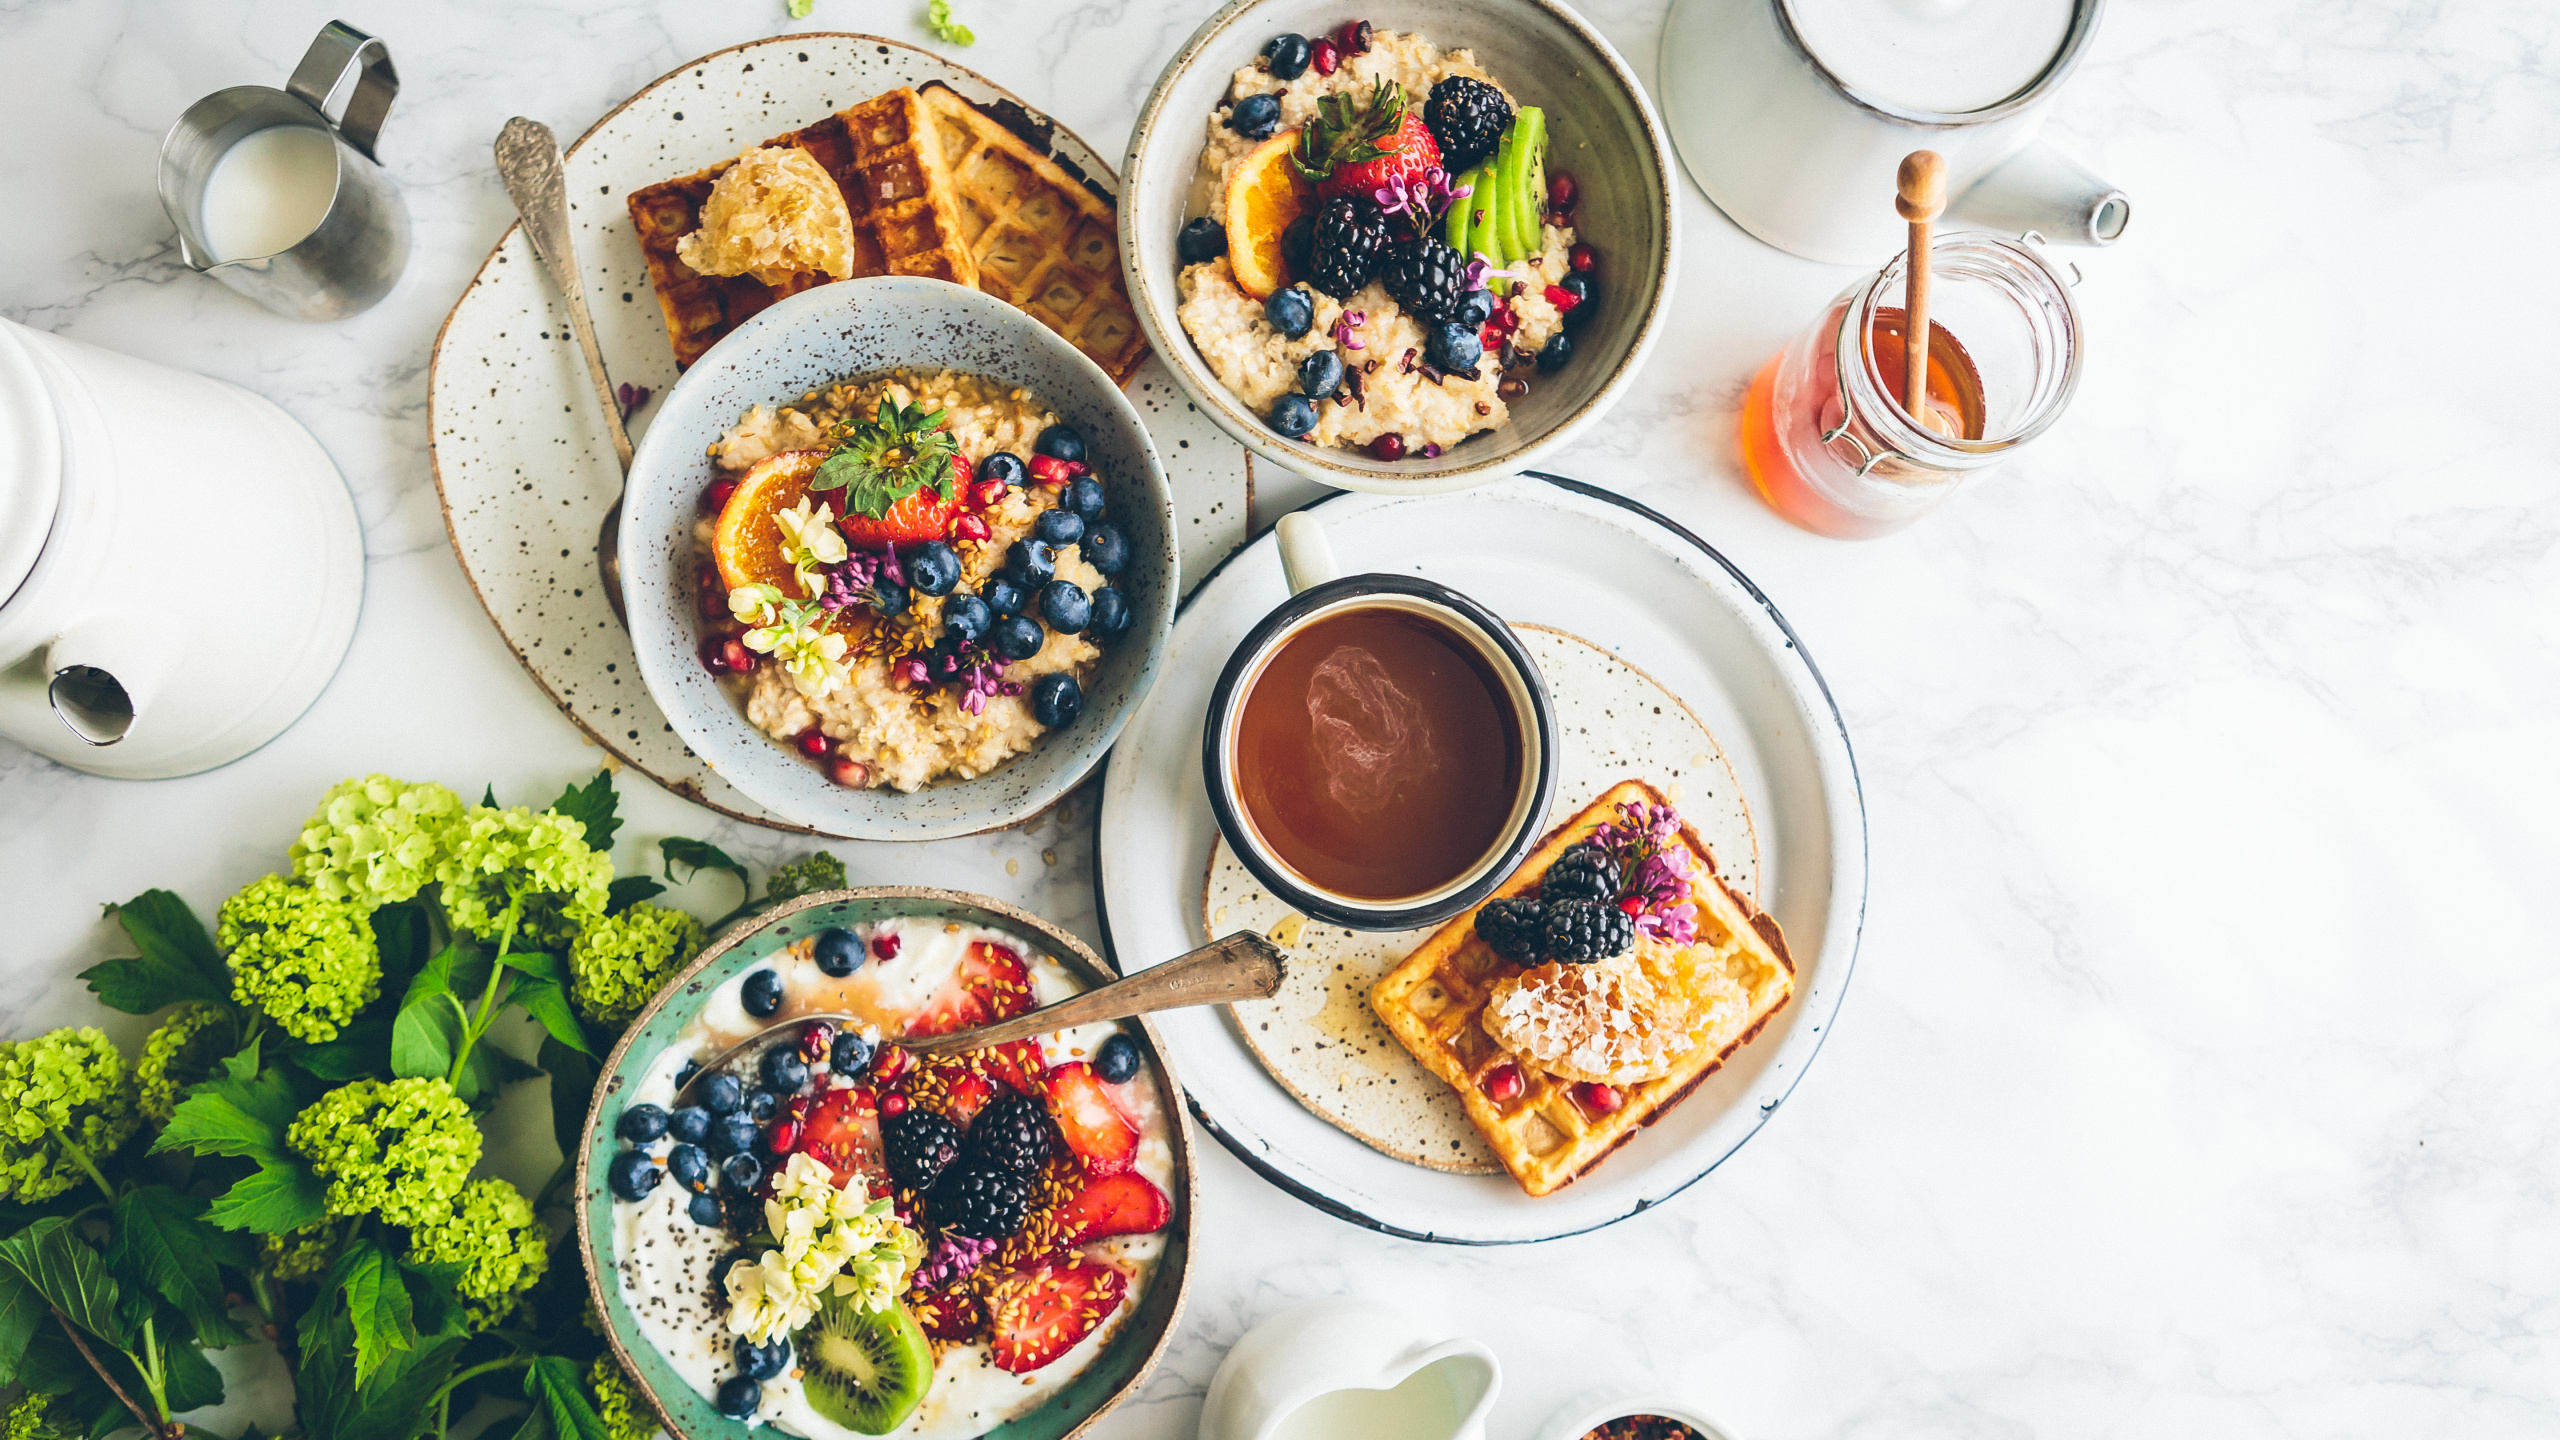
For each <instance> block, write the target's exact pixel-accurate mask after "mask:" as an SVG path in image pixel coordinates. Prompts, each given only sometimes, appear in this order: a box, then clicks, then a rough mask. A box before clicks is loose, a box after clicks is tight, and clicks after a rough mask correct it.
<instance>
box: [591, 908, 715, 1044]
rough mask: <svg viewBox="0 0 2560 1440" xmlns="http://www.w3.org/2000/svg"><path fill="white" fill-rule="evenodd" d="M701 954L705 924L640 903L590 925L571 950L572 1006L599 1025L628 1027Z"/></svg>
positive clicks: (681, 914)
mask: <svg viewBox="0 0 2560 1440" xmlns="http://www.w3.org/2000/svg"><path fill="white" fill-rule="evenodd" d="M701 950H702V922H701V921H699V920H696V919H694V918H693V917H692V916H690V915H688V914H686V913H684V912H683V911H681V910H674V909H669V908H668V907H666V906H664V905H652V904H650V903H648V902H647V901H645V900H644V901H642V902H640V903H639V904H637V905H634V906H632V907H631V908H630V909H628V910H625V911H623V912H622V913H621V914H619V915H607V916H603V917H601V918H598V919H595V920H591V921H589V922H587V927H586V928H585V929H583V930H581V931H579V932H578V938H577V940H576V942H575V943H573V944H572V945H570V947H569V1003H571V1004H572V1005H575V1006H577V1007H578V1013H579V1014H581V1015H584V1016H586V1017H587V1018H588V1019H589V1020H592V1021H594V1022H595V1023H596V1024H598V1025H625V1024H628V1023H630V1020H631V1017H632V1016H634V1015H637V1014H639V1013H640V1007H641V1006H643V1005H646V1004H648V1003H649V998H650V997H651V996H653V995H655V994H657V993H658V992H659V991H660V990H662V989H664V988H665V987H666V983H667V982H668V981H669V980H671V979H673V978H675V973H676V972H677V971H678V970H681V969H683V968H684V964H685V962H686V961H688V960H691V959H692V958H693V957H694V956H695V955H696V954H698V953H700V952H701Z"/></svg>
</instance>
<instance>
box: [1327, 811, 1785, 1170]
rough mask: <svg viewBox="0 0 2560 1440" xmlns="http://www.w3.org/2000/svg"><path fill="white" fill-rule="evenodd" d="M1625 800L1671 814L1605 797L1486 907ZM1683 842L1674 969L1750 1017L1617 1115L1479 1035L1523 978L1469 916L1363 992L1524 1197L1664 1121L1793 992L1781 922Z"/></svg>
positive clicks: (1678, 1063) (1648, 1085)
mask: <svg viewBox="0 0 2560 1440" xmlns="http://www.w3.org/2000/svg"><path fill="white" fill-rule="evenodd" d="M1626 800H1644V801H1649V802H1650V803H1653V804H1657V805H1659V804H1664V803H1667V802H1666V801H1665V800H1664V799H1663V797H1662V795H1661V794H1660V793H1659V792H1658V791H1656V790H1655V789H1654V788H1653V787H1652V786H1650V785H1648V784H1646V783H1644V782H1643V781H1641V780H1628V781H1623V782H1621V783H1619V784H1618V785H1616V786H1613V787H1612V788H1610V789H1609V790H1608V791H1607V792H1605V793H1604V794H1602V795H1601V796H1600V798H1599V799H1597V800H1595V801H1593V802H1592V803H1591V804H1590V806H1589V807H1587V808H1586V809H1584V810H1583V811H1582V813H1580V814H1578V815H1576V816H1574V817H1573V819H1571V820H1569V821H1567V822H1565V823H1564V824H1563V825H1560V826H1558V827H1557V828H1556V829H1555V830H1554V831H1553V832H1552V833H1550V834H1549V835H1548V836H1547V838H1546V840H1545V842H1544V843H1542V844H1541V845H1540V846H1539V847H1538V849H1537V850H1536V851H1535V852H1534V853H1533V854H1531V855H1530V857H1529V858H1528V860H1527V861H1526V862H1525V863H1523V864H1522V865H1521V867H1520V869H1519V870H1518V871H1517V872H1515V873H1514V874H1513V875H1512V876H1511V878H1510V879H1509V880H1506V881H1504V882H1503V884H1502V885H1501V887H1500V888H1498V889H1497V890H1495V891H1494V893H1493V895H1492V896H1488V897H1487V898H1488V899H1493V898H1500V897H1505V896H1512V895H1517V894H1520V893H1521V892H1523V891H1525V890H1528V889H1530V888H1532V887H1533V886H1534V885H1535V884H1536V883H1537V881H1538V879H1539V877H1540V876H1542V875H1544V874H1545V873H1546V870H1547V866H1548V865H1549V864H1551V863H1552V862H1553V861H1554V860H1555V858H1556V857H1557V856H1558V855H1561V854H1563V853H1564V850H1565V847H1567V846H1568V845H1571V844H1573V843H1575V842H1576V841H1579V840H1581V839H1583V838H1585V837H1586V836H1588V835H1590V833H1591V832H1592V831H1594V830H1596V829H1598V828H1599V827H1600V825H1601V824H1602V823H1603V822H1605V821H1607V820H1609V819H1611V818H1613V816H1614V815H1615V813H1616V810H1617V807H1618V805H1619V803H1620V802H1621V801H1626ZM1681 838H1682V842H1683V843H1685V844H1686V845H1687V846H1688V847H1689V848H1690V850H1691V852H1692V853H1693V855H1694V856H1695V858H1696V859H1697V860H1698V861H1699V862H1700V866H1699V871H1700V876H1701V878H1702V880H1703V881H1704V882H1706V883H1701V884H1699V885H1698V886H1697V889H1696V892H1695V894H1694V896H1693V899H1692V903H1693V904H1694V906H1695V908H1696V919H1697V930H1698V938H1697V941H1696V943H1695V944H1693V945H1690V946H1687V947H1682V948H1681V949H1680V950H1679V951H1678V952H1677V958H1678V959H1679V960H1680V961H1681V962H1682V964H1683V965H1685V966H1688V967H1694V968H1695V969H1696V970H1698V971H1701V972H1709V973H1712V972H1715V971H1721V972H1723V973H1724V974H1726V975H1729V976H1731V977H1732V978H1733V980H1735V981H1736V982H1738V983H1739V984H1740V985H1741V987H1742V989H1743V991H1744V993H1745V994H1747V995H1748V997H1749V1010H1748V1015H1747V1018H1745V1019H1743V1021H1742V1023H1741V1024H1740V1026H1739V1027H1738V1028H1732V1027H1720V1028H1718V1029H1716V1030H1715V1031H1713V1032H1712V1033H1711V1034H1710V1035H1709V1036H1708V1037H1707V1042H1706V1043H1702V1044H1698V1045H1695V1046H1694V1047H1692V1048H1691V1049H1689V1050H1688V1051H1686V1052H1685V1053H1683V1054H1681V1055H1680V1056H1678V1057H1677V1058H1676V1059H1675V1060H1674V1061H1673V1062H1672V1063H1671V1065H1670V1068H1669V1070H1668V1073H1666V1074H1663V1075H1661V1076H1660V1077H1658V1078H1656V1079H1651V1080H1644V1081H1639V1082H1637V1083H1635V1084H1632V1085H1625V1086H1619V1087H1616V1088H1617V1090H1618V1093H1619V1095H1620V1097H1621V1103H1620V1105H1619V1107H1618V1108H1617V1109H1616V1110H1614V1111H1611V1112H1609V1113H1606V1114H1595V1113H1592V1112H1589V1111H1586V1110H1584V1109H1583V1108H1582V1106H1581V1105H1580V1104H1579V1103H1577V1102H1576V1100H1575V1099H1574V1094H1573V1092H1574V1082H1573V1081H1572V1080H1570V1079H1568V1078H1566V1077H1564V1076H1561V1075H1555V1074H1550V1073H1548V1072H1547V1071H1545V1070H1542V1069H1539V1068H1538V1067H1536V1066H1534V1065H1531V1064H1527V1063H1524V1062H1516V1061H1514V1060H1513V1057H1512V1056H1511V1055H1510V1054H1509V1053H1508V1052H1506V1051H1505V1050H1504V1049H1503V1048H1502V1047H1501V1046H1500V1045H1499V1044H1498V1043H1496V1042H1495V1040H1494V1038H1493V1037H1492V1036H1491V1035H1490V1034H1488V1033H1486V1030H1485V1027H1484V1023H1483V1018H1484V1009H1485V1006H1486V1004H1487V1003H1488V1001H1489V1000H1490V998H1491V996H1492V992H1493V987H1494V985H1495V984H1496V983H1497V982H1499V981H1501V980H1504V979H1506V978H1508V977H1512V976H1517V975H1520V974H1522V973H1523V972H1522V970H1521V967H1519V966H1517V965H1514V964H1512V963H1511V962H1510V961H1508V960H1505V959H1503V958H1502V957H1501V956H1499V955H1497V954H1495V953H1494V952H1493V949H1492V947H1490V946H1488V945H1486V944H1485V943H1484V941H1482V940H1480V939H1478V938H1477V937H1476V933H1475V912H1474V911H1472V910H1471V911H1468V912H1467V913H1466V914H1464V915H1461V916H1459V917H1457V918H1456V919H1454V920H1452V921H1450V922H1449V923H1448V924H1446V925H1444V926H1442V927H1441V928H1440V929H1439V930H1438V931H1437V932H1435V933H1434V934H1433V935H1432V937H1431V938H1430V939H1429V940H1427V941H1424V942H1423V944H1422V945H1421V947H1420V948H1418V949H1416V950H1415V951H1414V952H1413V953H1412V954H1411V955H1409V956H1407V957H1405V960H1404V963H1402V964H1400V965H1398V966H1397V967H1396V968H1395V969H1393V970H1390V971H1388V972H1387V974H1386V976H1385V977H1384V978H1383V979H1381V980H1379V981H1378V983H1377V985H1376V986H1375V987H1374V988H1372V989H1371V990H1370V992H1369V1004H1370V1006H1371V1008H1373V1009H1374V1010H1376V1011H1377V1013H1378V1018H1379V1019H1381V1020H1383V1021H1384V1022H1385V1023H1386V1026H1387V1029H1388V1030H1389V1031H1390V1032H1392V1033H1393V1034H1394V1035H1395V1037H1396V1039H1397V1040H1399V1041H1401V1042H1403V1044H1404V1047H1405V1048H1406V1049H1407V1050H1410V1051H1412V1052H1413V1055H1414V1058H1415V1059H1417V1060H1420V1061H1421V1062H1422V1064H1423V1066H1424V1067H1425V1068H1427V1069H1429V1070H1430V1071H1431V1073H1433V1074H1435V1075H1437V1076H1439V1077H1440V1078H1441V1079H1442V1080H1444V1081H1447V1082H1448V1083H1449V1084H1450V1085H1451V1086H1452V1087H1454V1088H1455V1089H1456V1090H1457V1092H1458V1095H1459V1098H1460V1099H1461V1100H1462V1101H1464V1102H1465V1105H1466V1110H1467V1119H1468V1120H1469V1121H1471V1122H1473V1124H1474V1125H1475V1127H1476V1129H1477V1130H1478V1131H1479V1132H1480V1133H1482V1134H1483V1136H1484V1138H1485V1140H1486V1142H1487V1143H1488V1144H1490V1145H1491V1146H1492V1147H1493V1150H1494V1153H1495V1154H1496V1155H1498V1156H1500V1157H1501V1160H1502V1164H1503V1168H1505V1169H1507V1170H1509V1171H1510V1172H1511V1176H1512V1178H1513V1179H1514V1180H1517V1181H1518V1182H1519V1183H1520V1188H1521V1189H1523V1190H1526V1191H1528V1192H1529V1193H1530V1194H1531V1195H1546V1194H1550V1193H1552V1192H1554V1191H1556V1190H1559V1189H1562V1188H1563V1187H1564V1186H1566V1185H1568V1184H1571V1183H1572V1182H1573V1181H1574V1180H1575V1179H1576V1178H1577V1177H1579V1176H1581V1175H1584V1174H1587V1173H1588V1172H1589V1171H1590V1170H1591V1168H1592V1167H1593V1166H1595V1165H1598V1164H1599V1163H1600V1162H1601V1161H1602V1160H1604V1159H1606V1158H1607V1157H1608V1155H1609V1152H1610V1151H1612V1150H1615V1149H1616V1148H1618V1147H1619V1146H1620V1145H1623V1144H1625V1143H1626V1142H1627V1141H1628V1140H1630V1139H1632V1138H1634V1136H1635V1132H1636V1131H1637V1130H1638V1129H1640V1128H1642V1127H1644V1126H1646V1125H1650V1124H1652V1123H1653V1122H1654V1121H1656V1120H1658V1119H1660V1118H1661V1117H1662V1116H1663V1114H1664V1113H1665V1112H1667V1111H1669V1110H1670V1108H1671V1107H1672V1106H1674V1105H1676V1104H1678V1103H1680V1101H1681V1100H1682V1099H1684V1098H1686V1097H1687V1096H1688V1094H1689V1092H1690V1091H1692V1090H1694V1089H1696V1088H1697V1086H1698V1084H1699V1082H1701V1081H1703V1080H1705V1079H1706V1078H1707V1076H1709V1075H1711V1074H1713V1073H1715V1071H1716V1070H1717V1069H1718V1068H1719V1067H1721V1066H1722V1065H1723V1064H1724V1062H1725V1061H1726V1060H1728V1059H1730V1058H1731V1057H1732V1055H1733V1053H1734V1052H1735V1051H1737V1050H1739V1049H1740V1048H1741V1047H1742V1046H1744V1045H1745V1044H1748V1043H1749V1042H1750V1040H1751V1039H1752V1037H1754V1036H1756V1035H1758V1034H1759V1033H1760V1030H1761V1027H1762V1026H1764V1025H1766V1024H1767V1023H1768V1021H1769V1017H1770V1016H1772V1015H1774V1014H1776V1013H1777V1012H1778V1010H1779V1009H1780V1008H1781V1007H1783V1006H1784V1005H1785V1004H1786V1003H1787V999H1788V997H1789V995H1790V994H1791V993H1792V991H1793V987H1794V980H1795V962H1794V961H1793V960H1791V959H1790V958H1789V957H1788V955H1787V943H1786V938H1785V937H1784V936H1783V935H1781V934H1780V933H1779V931H1778V925H1777V922H1776V921H1774V920H1771V919H1770V918H1769V917H1768V916H1766V915H1764V914H1762V913H1761V912H1760V911H1759V909H1758V908H1757V907H1755V906H1754V905H1752V903H1751V902H1750V901H1748V900H1746V899H1744V898H1743V897H1742V896H1741V895H1739V894H1737V893H1735V891H1734V890H1733V889H1732V887H1730V886H1728V885H1727V884H1725V883H1724V880H1723V878H1722V877H1721V876H1718V875H1717V874H1716V872H1715V856H1714V855H1713V853H1712V852H1710V851H1709V850H1708V849H1707V847H1706V844H1705V842H1703V841H1701V840H1700V839H1699V838H1698V835H1697V832H1696V831H1695V830H1693V829H1691V828H1689V827H1688V826H1687V825H1685V824H1684V825H1683V826H1682V827H1681ZM1675 968H1676V967H1675ZM1507 1063H1518V1064H1519V1068H1520V1074H1521V1080H1522V1082H1523V1083H1522V1085H1521V1088H1520V1093H1519V1095H1518V1096H1516V1097H1515V1098H1513V1099H1512V1100H1510V1101H1509V1102H1506V1103H1497V1102H1495V1101H1494V1100H1493V1099H1491V1098H1490V1097H1488V1096H1487V1095H1486V1094H1485V1092H1484V1085H1483V1082H1484V1079H1485V1077H1486V1075H1487V1074H1488V1073H1489V1072H1491V1071H1492V1070H1493V1069H1494V1068H1495V1067H1496V1066H1498V1065H1503V1064H1507Z"/></svg>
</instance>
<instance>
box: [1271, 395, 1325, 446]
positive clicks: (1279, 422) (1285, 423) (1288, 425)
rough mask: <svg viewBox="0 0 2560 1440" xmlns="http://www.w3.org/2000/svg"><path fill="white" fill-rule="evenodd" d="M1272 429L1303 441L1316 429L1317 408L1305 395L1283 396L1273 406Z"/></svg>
mask: <svg viewBox="0 0 2560 1440" xmlns="http://www.w3.org/2000/svg"><path fill="white" fill-rule="evenodd" d="M1271 428H1272V429H1274V430H1277V431H1279V432H1280V433H1281V434H1283V435H1286V436H1288V437H1289V438H1290V439H1292V440H1303V439H1305V438H1306V437H1307V436H1308V434H1310V433H1311V432H1313V431H1314V429H1315V428H1316V407H1315V406H1313V405H1311V404H1309V403H1308V402H1307V397H1306V396H1304V395H1283V396H1281V397H1280V398H1279V399H1278V400H1275V401H1273V402H1272V405H1271Z"/></svg>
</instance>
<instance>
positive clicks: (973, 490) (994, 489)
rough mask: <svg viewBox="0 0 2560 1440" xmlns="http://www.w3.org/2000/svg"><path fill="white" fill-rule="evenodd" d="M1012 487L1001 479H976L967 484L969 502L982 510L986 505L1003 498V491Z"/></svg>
mask: <svg viewBox="0 0 2560 1440" xmlns="http://www.w3.org/2000/svg"><path fill="white" fill-rule="evenodd" d="M1012 488H1013V487H1012V486H1010V485H1007V484H1005V483H1004V482H1003V481H1001V480H979V481H976V482H974V483H972V484H971V485H970V486H969V503H970V504H972V505H975V506H977V507H978V508H979V509H981V510H984V509H986V508H987V507H988V506H990V505H993V504H994V503H996V502H997V501H999V500H1002V499H1003V498H1004V492H1006V491H1007V490H1010V489H1012Z"/></svg>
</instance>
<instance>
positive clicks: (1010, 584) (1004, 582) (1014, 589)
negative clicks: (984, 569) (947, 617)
mask: <svg viewBox="0 0 2560 1440" xmlns="http://www.w3.org/2000/svg"><path fill="white" fill-rule="evenodd" d="M978 594H979V595H980V596H981V597H982V598H984V599H985V600H986V602H987V609H988V610H990V611H992V612H993V613H995V614H998V615H1019V614H1021V613H1022V602H1023V600H1024V599H1025V598H1026V596H1025V594H1024V591H1023V588H1022V586H1021V585H1019V584H1017V583H1015V582H1014V581H1013V580H1011V579H1009V578H1007V577H1005V576H1002V575H996V576H992V577H990V578H989V579H988V581H987V583H986V584H984V585H981V586H979V587H978ZM945 613H946V614H948V613H949V612H945Z"/></svg>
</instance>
